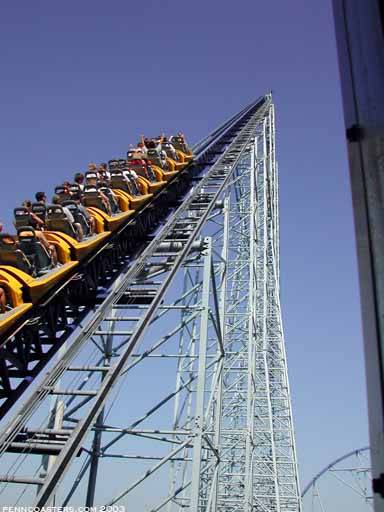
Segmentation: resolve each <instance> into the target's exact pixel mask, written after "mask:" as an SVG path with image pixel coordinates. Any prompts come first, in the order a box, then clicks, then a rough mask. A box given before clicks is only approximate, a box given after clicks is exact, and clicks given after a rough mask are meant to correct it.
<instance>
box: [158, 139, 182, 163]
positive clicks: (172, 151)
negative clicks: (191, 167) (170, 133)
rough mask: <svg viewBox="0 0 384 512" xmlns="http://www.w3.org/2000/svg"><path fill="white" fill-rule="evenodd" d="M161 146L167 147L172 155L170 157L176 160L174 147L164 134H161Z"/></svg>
mask: <svg viewBox="0 0 384 512" xmlns="http://www.w3.org/2000/svg"><path fill="white" fill-rule="evenodd" d="M161 146H162V148H164V149H169V151H170V152H171V155H172V159H173V160H175V161H177V160H178V157H177V153H176V149H175V146H174V145H173V144H172V143H171V142H170V141H169V140H168V138H167V137H165V136H164V135H163V136H162V142H161Z"/></svg>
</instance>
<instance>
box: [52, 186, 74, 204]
mask: <svg viewBox="0 0 384 512" xmlns="http://www.w3.org/2000/svg"><path fill="white" fill-rule="evenodd" d="M55 195H56V196H59V200H60V203H62V202H63V201H68V200H69V199H71V193H70V190H69V188H68V187H64V186H62V185H59V186H58V187H55Z"/></svg>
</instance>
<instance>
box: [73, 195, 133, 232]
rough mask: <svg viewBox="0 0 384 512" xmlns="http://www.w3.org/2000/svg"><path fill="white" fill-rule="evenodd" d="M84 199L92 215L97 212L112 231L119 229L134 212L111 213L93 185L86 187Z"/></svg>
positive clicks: (106, 226) (106, 227)
mask: <svg viewBox="0 0 384 512" xmlns="http://www.w3.org/2000/svg"><path fill="white" fill-rule="evenodd" d="M83 201H84V205H85V206H86V207H87V208H88V209H89V211H90V212H91V214H92V215H93V214H94V213H95V214H98V215H99V216H100V217H102V219H103V220H104V226H105V229H107V230H110V231H114V230H115V229H117V228H118V227H119V226H120V225H121V224H122V223H124V222H125V221H126V220H127V219H128V218H129V217H130V216H131V215H133V213H134V212H133V210H127V211H125V212H119V213H115V214H113V215H109V214H108V213H107V212H106V210H105V206H104V204H103V202H102V198H101V196H100V194H99V190H98V188H97V187H96V186H94V187H93V186H91V185H87V186H85V187H84V200H83Z"/></svg>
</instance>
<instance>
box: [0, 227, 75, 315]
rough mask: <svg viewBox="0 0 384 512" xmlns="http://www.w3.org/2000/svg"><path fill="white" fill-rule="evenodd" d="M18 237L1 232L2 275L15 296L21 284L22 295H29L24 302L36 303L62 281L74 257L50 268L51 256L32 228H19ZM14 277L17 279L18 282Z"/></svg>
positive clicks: (0, 256)
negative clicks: (17, 238) (17, 239)
mask: <svg viewBox="0 0 384 512" xmlns="http://www.w3.org/2000/svg"><path fill="white" fill-rule="evenodd" d="M18 237H19V242H17V241H16V240H15V238H14V237H13V236H11V235H8V234H1V235H0V273H1V278H2V280H3V281H4V280H6V279H8V281H7V282H8V285H7V288H8V291H9V290H10V289H11V290H12V293H13V296H14V297H15V296H17V293H18V291H17V290H18V289H20V285H21V287H22V290H23V297H24V298H27V299H28V300H26V301H25V302H26V303H28V302H32V303H35V302H37V301H38V300H39V299H40V298H41V297H43V296H44V295H45V294H46V293H47V292H48V291H49V290H51V289H52V287H53V286H55V285H56V284H57V283H58V282H59V281H61V279H62V278H63V276H64V275H65V274H67V273H68V272H69V271H70V270H71V269H72V268H73V267H75V266H76V265H77V261H69V262H68V263H64V264H63V265H60V266H57V267H55V268H53V267H52V263H51V258H50V256H49V254H48V253H47V252H46V251H45V249H44V247H43V246H42V245H41V243H40V242H39V240H38V238H37V237H36V234H35V231H34V229H33V228H31V227H30V226H25V227H22V228H19V230H18ZM24 251H25V252H24ZM10 277H13V278H14V279H13V280H12V279H10ZM14 280H16V281H17V282H18V285H17V286H16V284H15V281H14ZM13 303H15V301H13ZM17 305H20V304H17Z"/></svg>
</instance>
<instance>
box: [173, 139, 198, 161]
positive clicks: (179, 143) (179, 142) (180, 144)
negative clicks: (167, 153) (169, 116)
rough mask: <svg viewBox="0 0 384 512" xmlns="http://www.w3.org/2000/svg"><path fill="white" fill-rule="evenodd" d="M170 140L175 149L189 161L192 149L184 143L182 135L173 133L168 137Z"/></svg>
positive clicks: (191, 156)
mask: <svg viewBox="0 0 384 512" xmlns="http://www.w3.org/2000/svg"><path fill="white" fill-rule="evenodd" d="M170 142H171V144H172V145H173V146H174V148H175V149H176V150H178V151H180V152H181V153H182V154H183V156H184V161H185V162H190V161H191V160H192V159H193V155H192V151H191V150H190V149H189V148H188V146H187V145H186V143H185V140H184V137H179V136H178V135H173V136H172V137H171V139H170Z"/></svg>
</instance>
